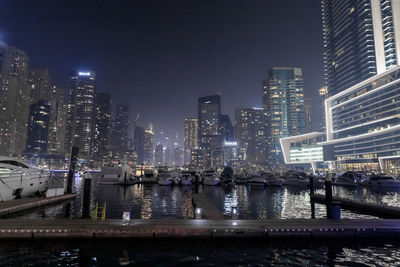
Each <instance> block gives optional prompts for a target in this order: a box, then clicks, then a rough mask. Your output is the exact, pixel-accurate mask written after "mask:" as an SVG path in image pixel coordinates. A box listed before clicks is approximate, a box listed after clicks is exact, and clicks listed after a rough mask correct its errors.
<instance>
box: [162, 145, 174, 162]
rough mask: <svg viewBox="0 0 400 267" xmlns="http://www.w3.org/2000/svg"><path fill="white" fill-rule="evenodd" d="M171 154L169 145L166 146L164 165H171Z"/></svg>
mask: <svg viewBox="0 0 400 267" xmlns="http://www.w3.org/2000/svg"><path fill="white" fill-rule="evenodd" d="M172 156H173V155H172V151H171V148H170V147H169V146H168V147H166V148H165V150H164V165H167V166H172V162H173V159H172Z"/></svg>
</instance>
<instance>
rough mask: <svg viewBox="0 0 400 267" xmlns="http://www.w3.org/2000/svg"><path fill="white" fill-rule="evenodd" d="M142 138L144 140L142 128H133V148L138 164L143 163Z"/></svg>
mask: <svg viewBox="0 0 400 267" xmlns="http://www.w3.org/2000/svg"><path fill="white" fill-rule="evenodd" d="M144 138H145V131H144V128H143V127H140V126H135V130H134V137H133V147H134V150H135V152H136V155H137V163H138V164H142V163H144Z"/></svg>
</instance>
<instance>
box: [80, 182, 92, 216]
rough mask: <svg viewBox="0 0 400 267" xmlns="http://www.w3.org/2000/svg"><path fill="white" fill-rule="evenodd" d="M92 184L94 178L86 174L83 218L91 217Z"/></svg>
mask: <svg viewBox="0 0 400 267" xmlns="http://www.w3.org/2000/svg"><path fill="white" fill-rule="evenodd" d="M85 176H86V175H85ZM91 184H92V179H91V178H90V177H89V176H86V177H85V180H84V182H83V204H82V219H90V191H91Z"/></svg>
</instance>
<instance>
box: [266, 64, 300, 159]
mask: <svg viewBox="0 0 400 267" xmlns="http://www.w3.org/2000/svg"><path fill="white" fill-rule="evenodd" d="M263 108H264V112H265V114H266V122H265V123H266V125H267V136H268V139H267V161H268V163H269V164H270V165H272V166H280V165H282V164H283V155H282V149H281V145H280V142H279V139H280V138H282V137H287V136H292V135H298V134H304V133H305V131H306V127H305V125H306V122H305V111H304V90H303V76H302V70H301V69H300V68H285V67H278V68H272V69H270V70H269V72H268V76H267V79H266V80H265V81H264V89H263Z"/></svg>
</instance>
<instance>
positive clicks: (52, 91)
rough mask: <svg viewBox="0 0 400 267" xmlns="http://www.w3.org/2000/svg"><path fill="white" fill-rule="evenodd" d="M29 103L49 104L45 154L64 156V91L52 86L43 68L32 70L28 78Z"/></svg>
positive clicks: (48, 74) (46, 71)
mask: <svg viewBox="0 0 400 267" xmlns="http://www.w3.org/2000/svg"><path fill="white" fill-rule="evenodd" d="M29 88H30V103H31V104H34V103H38V101H41V100H46V101H48V102H49V104H50V119H49V131H48V135H49V136H48V138H47V140H48V141H47V142H48V144H47V153H48V154H53V155H60V156H61V155H63V154H64V137H65V130H66V105H65V101H64V90H63V89H61V88H59V87H56V86H53V85H52V78H51V75H50V73H49V71H48V70H47V69H45V68H37V69H34V70H32V72H31V73H30V77H29Z"/></svg>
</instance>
